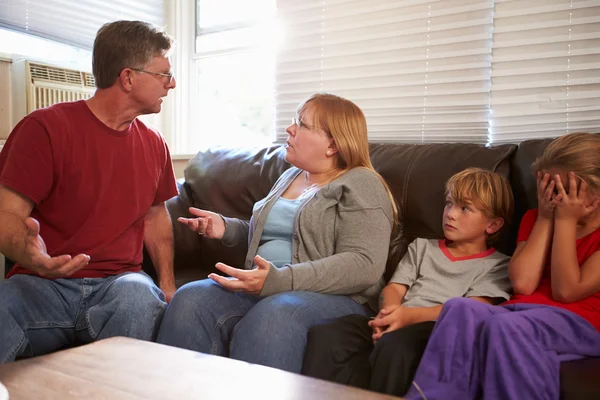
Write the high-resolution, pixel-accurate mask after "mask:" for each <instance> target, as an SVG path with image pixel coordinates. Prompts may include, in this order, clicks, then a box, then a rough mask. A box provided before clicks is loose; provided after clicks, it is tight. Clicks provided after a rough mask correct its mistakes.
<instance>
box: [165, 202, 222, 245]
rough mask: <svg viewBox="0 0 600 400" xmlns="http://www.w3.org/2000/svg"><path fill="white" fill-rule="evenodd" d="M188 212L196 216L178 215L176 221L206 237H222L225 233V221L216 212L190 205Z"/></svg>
mask: <svg viewBox="0 0 600 400" xmlns="http://www.w3.org/2000/svg"><path fill="white" fill-rule="evenodd" d="M189 211H190V214H192V215H195V216H197V217H198V218H184V217H179V218H177V221H179V222H181V223H182V224H184V225H187V226H188V228H190V230H192V231H194V232H196V233H197V234H198V235H202V236H204V237H207V238H208V239H223V235H224V234H225V221H223V218H221V216H220V215H219V214H217V213H214V212H210V211H205V210H200V209H199V208H195V207H190V208H189Z"/></svg>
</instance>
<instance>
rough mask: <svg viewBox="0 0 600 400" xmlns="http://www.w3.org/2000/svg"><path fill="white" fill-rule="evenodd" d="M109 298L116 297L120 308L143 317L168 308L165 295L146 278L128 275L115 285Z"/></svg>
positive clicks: (138, 275)
mask: <svg viewBox="0 0 600 400" xmlns="http://www.w3.org/2000/svg"><path fill="white" fill-rule="evenodd" d="M109 297H114V299H115V303H116V304H118V308H119V309H121V310H123V311H135V312H136V313H140V314H141V315H148V314H150V315H153V314H156V313H157V312H158V313H161V314H162V312H163V311H164V309H165V308H166V303H165V301H164V295H163V293H162V292H161V291H160V289H159V288H158V287H157V286H156V285H155V284H154V283H153V282H152V281H151V280H150V279H149V278H147V277H146V276H144V275H141V274H128V275H126V276H123V277H121V278H120V279H118V280H116V281H115V282H114V283H113V287H112V288H111V289H110V295H109Z"/></svg>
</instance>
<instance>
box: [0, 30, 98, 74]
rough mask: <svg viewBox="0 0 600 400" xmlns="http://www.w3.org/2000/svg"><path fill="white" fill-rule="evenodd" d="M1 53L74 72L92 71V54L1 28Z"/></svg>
mask: <svg viewBox="0 0 600 400" xmlns="http://www.w3.org/2000/svg"><path fill="white" fill-rule="evenodd" d="M0 53H4V54H9V55H15V56H17V58H20V57H23V58H26V59H28V60H36V61H41V62H44V63H50V64H56V65H60V66H63V67H65V68H71V69H74V70H81V71H91V70H92V52H91V51H90V50H85V49H81V48H78V47H74V46H69V45H68V44H63V43H58V42H55V41H52V40H47V39H43V38H40V37H38V36H32V35H27V34H25V33H21V32H16V31H11V30H8V29H1V28H0Z"/></svg>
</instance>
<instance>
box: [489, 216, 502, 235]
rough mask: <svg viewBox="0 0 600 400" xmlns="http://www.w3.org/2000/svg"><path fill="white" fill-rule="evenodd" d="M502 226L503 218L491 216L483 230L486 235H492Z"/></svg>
mask: <svg viewBox="0 0 600 400" xmlns="http://www.w3.org/2000/svg"><path fill="white" fill-rule="evenodd" d="M503 226H504V218H492V219H491V220H490V221H489V222H488V224H487V227H486V228H485V232H486V233H487V234H488V235H493V234H494V233H496V232H498V231H499V230H500V229H501V228H502V227H503Z"/></svg>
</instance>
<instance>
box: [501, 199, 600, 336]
mask: <svg viewBox="0 0 600 400" xmlns="http://www.w3.org/2000/svg"><path fill="white" fill-rule="evenodd" d="M537 215H538V213H537V209H535V210H529V211H527V212H526V213H525V215H524V216H523V219H522V220H521V226H520V227H519V235H518V236H517V242H522V241H525V240H527V239H528V238H529V235H530V234H531V231H532V230H533V226H534V225H535V221H536V220H537ZM576 246H577V261H578V262H579V265H583V264H584V263H585V261H586V260H587V259H588V258H589V257H590V256H591V255H592V254H594V252H596V251H598V250H600V229H596V230H595V231H594V232H592V233H590V234H589V235H587V236H584V237H582V238H579V239H577V242H576ZM550 249H551V247H550ZM550 252H551V250H550ZM550 252H549V254H548V255H547V257H546V260H547V261H548V263H547V265H546V266H545V267H544V273H543V275H542V280H541V282H540V285H539V286H538V288H537V289H536V290H535V292H533V293H532V294H531V295H528V296H526V295H523V294H515V295H514V296H513V297H512V299H511V300H510V301H507V302H506V303H504V304H503V305H506V304H514V303H534V304H546V305H549V306H554V307H559V308H563V309H565V310H569V311H571V312H573V313H575V314H577V315H579V316H580V317H582V318H584V319H585V320H586V321H588V322H589V323H590V324H592V325H593V326H594V327H595V328H596V329H598V330H599V331H600V292H597V293H594V294H593V295H591V296H590V297H588V298H586V299H583V300H580V301H576V302H573V303H566V304H565V303H559V302H557V301H554V300H553V299H552V285H551V280H550V254H551V253H550ZM599 267H600V266H599Z"/></svg>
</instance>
